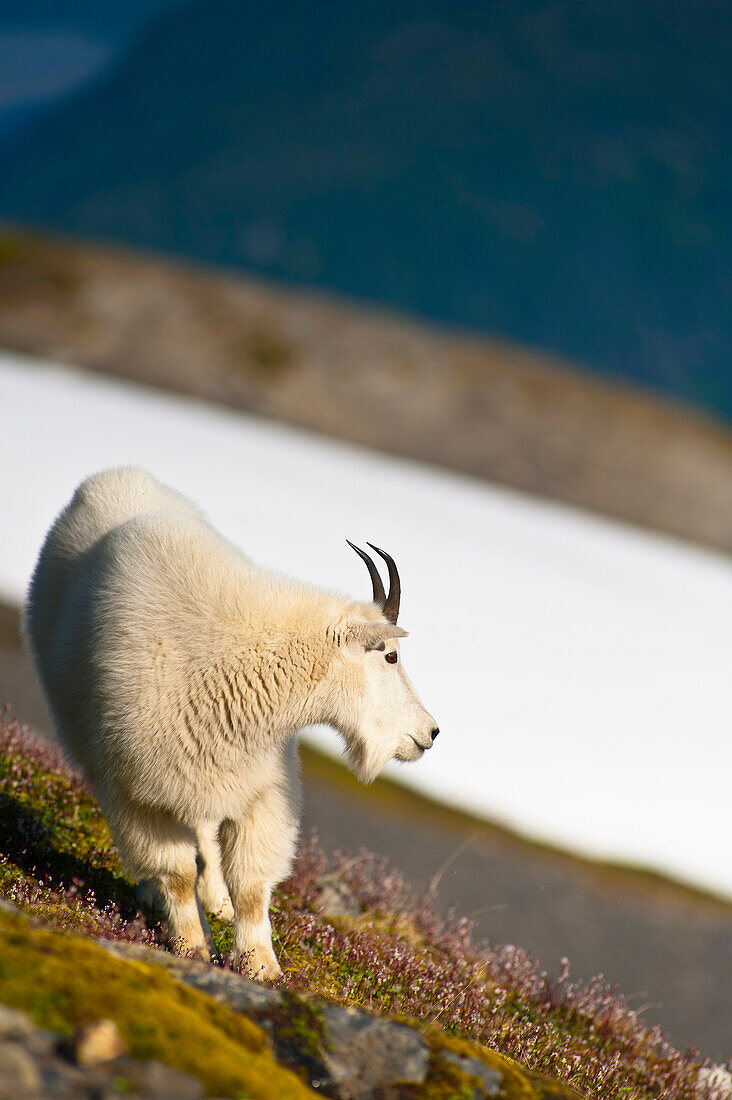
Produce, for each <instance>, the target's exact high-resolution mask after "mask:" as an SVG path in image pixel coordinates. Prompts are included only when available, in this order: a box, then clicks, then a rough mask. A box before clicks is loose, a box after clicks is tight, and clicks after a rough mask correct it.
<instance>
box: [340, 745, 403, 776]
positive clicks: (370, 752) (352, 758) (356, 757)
mask: <svg viewBox="0 0 732 1100" xmlns="http://www.w3.org/2000/svg"><path fill="white" fill-rule="evenodd" d="M345 742H346V744H345V757H346V763H347V765H348V767H349V769H350V770H351V771H352V772H353V774H354V775H355V776H356V778H357V779H359V780H360V781H361V782H362V783H366V784H369V783H373V781H374V780H375V779H376V777H377V775H378V774H379V772H380V771H381V770H382V769H383V768H384V767H386V765H387V764H388V763H389V761H390V760H392V759H393V757H394V746H393V745H390V744H388V743H386V742H382V743H381V744H379V743H377V744H371V743H369V742H367V741H364V740H363V739H362V738H361V737H358V736H351V737H347V738H346V739H345Z"/></svg>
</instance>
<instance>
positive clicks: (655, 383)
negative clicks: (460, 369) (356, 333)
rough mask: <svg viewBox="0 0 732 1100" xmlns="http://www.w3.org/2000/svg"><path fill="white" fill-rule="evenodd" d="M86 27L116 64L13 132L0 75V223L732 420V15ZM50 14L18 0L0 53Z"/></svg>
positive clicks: (694, 12)
mask: <svg viewBox="0 0 732 1100" xmlns="http://www.w3.org/2000/svg"><path fill="white" fill-rule="evenodd" d="M65 7H68V11H66V13H65V28H64V29H65V31H66V33H67V34H68V33H69V30H73V31H74V32H75V33H76V34H77V35H79V36H82V37H83V36H86V38H87V39H88V40H94V41H99V42H102V43H103V44H104V47H105V49H107V50H108V51H109V61H108V62H107V63H106V64H105V66H104V68H103V72H102V74H101V75H100V74H99V73H92V74H90V75H89V77H88V78H85V79H80V80H79V82H78V84H77V85H76V86H75V87H74V88H73V89H71V90H69V89H66V90H61V91H60V92H59V93H58V95H57V96H56V97H55V98H54V99H53V102H48V101H44V103H43V104H42V107H43V109H42V110H40V109H39V108H38V107H36V109H34V110H33V111H32V112H29V114H28V122H27V124H23V125H17V124H16V125H14V127H13V128H11V129H8V130H5V131H4V130H3V115H2V106H3V96H2V89H3V85H2V80H1V79H0V155H2V159H3V164H4V168H3V170H2V172H0V216H2V215H5V216H6V217H11V218H15V219H21V220H23V221H27V222H30V223H35V224H40V225H43V226H48V227H52V228H56V229H61V230H64V231H68V232H72V233H79V234H82V235H86V236H90V237H102V238H106V239H110V240H120V241H124V242H128V243H131V244H135V245H142V246H144V247H146V248H152V249H161V250H163V251H167V252H170V253H174V254H178V255H183V256H188V257H191V258H194V259H202V260H206V261H211V262H215V263H224V264H229V265H232V266H234V267H238V268H242V269H245V270H247V271H251V272H257V273H261V274H264V275H267V276H273V277H276V278H279V279H284V280H287V281H290V282H294V283H302V284H309V285H317V286H323V287H328V288H333V289H336V290H339V291H343V292H345V293H347V294H350V295H355V296H357V297H360V298H363V299H368V300H373V301H377V302H383V303H387V304H389V305H392V306H396V307H398V308H402V309H405V310H408V311H411V312H414V313H417V314H421V315H423V316H426V317H429V318H433V319H437V320H440V321H446V322H449V323H451V324H455V325H460V326H469V327H471V328H477V329H479V330H483V331H488V332H497V333H501V334H504V335H507V336H509V337H513V338H516V339H519V340H522V341H524V342H527V343H529V344H531V345H534V346H536V347H537V348H540V349H544V350H546V351H550V352H555V353H558V354H560V355H562V356H565V357H569V358H570V359H573V360H575V361H577V362H578V363H580V364H582V365H584V366H586V367H587V368H588V369H591V370H598V371H602V372H605V373H610V374H615V375H621V376H625V377H629V378H631V379H634V380H636V381H638V382H640V383H642V384H643V385H646V386H651V387H654V388H656V389H658V390H661V391H664V392H667V393H671V394H673V395H675V396H677V397H679V398H681V399H683V400H686V401H690V402H693V403H695V404H697V405H699V406H702V407H705V408H707V409H710V410H713V411H715V412H717V413H718V414H721V415H723V416H725V417H732V268H731V266H730V255H731V245H732V173H731V172H730V164H731V163H732V156H731V154H732V82H731V80H730V76H729V71H730V65H729V57H730V50H731V48H732V8H731V7H730V6H729V4H728V3H726V2H725V3H705V2H703V0H701V2H700V0H680V2H678V3H669V2H668V0H645V2H640V3H639V2H635V3H630V2H622V3H621V2H620V0H602V2H600V0H598V2H596V3H577V2H576V0H566V2H556V0H554V2H543V3H540V2H537V0H532V2H529V0H525V2H521V0H518V2H517V0H512V2H511V3H503V2H501V3H487V2H481V3H475V2H473V3H468V2H460V0H452V2H446V0H439V2H437V0H433V2H430V0H421V2H417V0H393V2H391V3H388V4H387V3H384V2H383V0H372V2H371V3H368V4H365V3H364V4H351V5H337V4H335V3H332V2H331V3H323V2H316V0H311V2H309V3H305V2H302V0H276V2H273V3H270V4H268V5H261V4H257V5H254V4H249V3H242V2H237V0H205V2H204V0H191V2H187V3H181V2H180V0H177V2H176V0H168V3H167V4H165V3H162V2H158V3H155V4H148V5H146V4H145V3H143V2H142V0H138V2H137V3H136V4H134V5H131V4H130V3H129V2H127V3H122V2H121V0H114V2H113V3H112V2H111V0H109V3H108V5H107V4H105V5H99V4H98V3H97V2H96V0H95V2H94V3H92V2H90V0H75V2H74V3H73V4H70V5H65ZM55 10H57V8H56V9H54V6H53V5H52V4H51V3H50V0H43V2H41V0H33V3H30V4H25V5H24V6H23V8H22V10H21V6H20V5H19V4H18V5H17V10H16V5H9V4H8V3H7V0H5V2H3V0H0V40H1V38H2V34H3V32H4V31H5V32H6V33H9V32H10V30H13V31H14V32H15V33H17V31H18V28H19V27H21V28H24V29H25V30H26V31H27V30H28V29H29V28H30V29H32V30H34V31H35V32H38V30H39V28H40V29H44V30H46V29H47V28H48V27H49V26H52V25H53V20H54V18H56V17H55V15H54V11H55ZM9 13H10V14H9ZM13 20H14V22H13ZM23 20H25V22H23ZM15 110H16V112H17V110H18V107H17V103H16V104H15ZM17 117H19V116H17V114H16V118H17ZM3 134H4V137H3Z"/></svg>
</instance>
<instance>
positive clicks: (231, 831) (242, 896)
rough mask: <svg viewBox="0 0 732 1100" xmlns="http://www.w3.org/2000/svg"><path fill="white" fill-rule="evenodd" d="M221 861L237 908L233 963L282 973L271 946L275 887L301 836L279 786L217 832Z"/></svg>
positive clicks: (261, 973) (260, 974) (256, 971)
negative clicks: (271, 908) (272, 906)
mask: <svg viewBox="0 0 732 1100" xmlns="http://www.w3.org/2000/svg"><path fill="white" fill-rule="evenodd" d="M219 839H220V844H221V866H222V870H223V873H224V879H225V881H226V886H227V888H228V891H229V896H230V898H231V902H232V905H233V907H234V965H241V964H243V965H245V966H246V967H247V969H248V970H249V971H250V973H251V974H252V975H253V976H254V977H255V978H258V979H260V980H264V979H269V980H274V979H275V978H279V976H280V975H281V974H282V970H281V969H280V966H279V963H278V962H277V959H276V957H275V953H274V951H273V950H272V926H271V924H270V921H269V903H270V898H271V896H272V887H273V886H274V885H276V883H278V882H281V881H282V879H283V878H285V876H286V875H287V873H288V871H289V869H290V864H291V862H292V856H293V853H294V850H295V842H296V839H297V819H296V817H295V815H294V812H293V810H292V809H291V807H290V804H289V801H288V798H287V794H286V790H285V789H283V786H281V785H279V784H278V785H273V786H271V787H268V788H267V789H266V790H265V791H263V792H262V793H261V794H260V795H258V796H257V798H256V800H255V801H254V802H253V803H252V805H251V806H250V807H249V809H248V810H247V812H246V813H245V814H244V815H243V817H241V818H239V819H238V820H236V821H224V822H222V824H221V829H220V832H219Z"/></svg>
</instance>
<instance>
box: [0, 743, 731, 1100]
mask: <svg viewBox="0 0 732 1100" xmlns="http://www.w3.org/2000/svg"><path fill="white" fill-rule="evenodd" d="M0 796H1V798H2V815H0V896H1V897H3V898H5V899H6V902H8V903H9V904H10V908H8V906H7V905H6V906H5V907H4V908H3V909H2V910H0V943H1V944H2V950H1V951H0V1005H1V1004H3V1003H6V1004H10V1005H11V1006H13V1007H15V1008H21V1009H25V1010H28V1011H30V1012H31V1013H32V1014H33V1016H34V1018H35V1020H36V1022H37V1023H38V1024H40V1025H41V1026H43V1027H46V1028H50V1029H51V1030H53V1031H56V1032H60V1034H61V1036H64V1035H66V1036H68V1035H69V1034H70V1032H71V1031H72V1030H73V1028H74V1027H75V1026H78V1025H81V1024H85V1023H89V1022H93V1021H95V1020H98V1019H99V1017H100V1016H101V1015H102V1014H103V1015H104V1016H105V1017H110V1018H111V1019H112V1020H113V1021H114V1022H115V1023H116V1025H117V1027H118V1029H119V1031H120V1032H121V1034H122V1037H123V1040H124V1041H125V1045H126V1047H127V1048H128V1049H129V1051H130V1054H131V1056H132V1057H133V1058H138V1059H139V1058H148V1059H149V1058H157V1059H160V1060H162V1061H163V1062H165V1063H167V1064H168V1065H171V1064H172V1065H174V1066H176V1067H177V1068H180V1069H183V1070H184V1071H186V1072H187V1073H191V1074H193V1076H194V1077H198V1078H199V1079H202V1080H203V1081H204V1084H205V1086H206V1089H207V1091H209V1092H210V1093H215V1094H218V1095H221V1094H222V1093H224V1094H226V1095H232V1094H237V1093H238V1092H239V1091H240V1090H241V1089H244V1090H245V1091H246V1094H248V1095H252V1096H256V1097H259V1098H264V1097H267V1096H270V1095H271V1096H280V1095H292V1096H293V1097H296V1096H299V1095H304V1094H305V1093H304V1090H303V1089H302V1088H301V1087H298V1086H299V1082H298V1080H297V1077H298V1076H299V1078H300V1079H301V1081H302V1083H303V1084H305V1085H313V1086H315V1087H323V1088H324V1091H325V1093H326V1094H327V1095H330V1096H333V1097H335V1098H341V1097H342V1098H343V1100H367V1098H369V1097H373V1098H374V1100H376V1097H381V1100H386V1098H390V1100H399V1098H403V1100H418V1098H420V1097H424V1098H425V1100H427V1098H429V1100H439V1098H447V1097H454V1096H461V1097H462V1096H465V1097H466V1100H467V1097H469V1096H471V1097H473V1098H479V1097H482V1096H487V1095H490V1096H499V1097H504V1098H505V1100H519V1098H522V1100H530V1098H532V1097H535V1098H536V1100H550V1098H555V1100H560V1098H563V1097H566V1098H568V1100H569V1098H570V1097H572V1096H573V1095H576V1093H573V1091H572V1090H574V1089H576V1090H579V1091H580V1092H581V1093H582V1094H583V1095H585V1096H587V1097H593V1098H598V1100H605V1098H606V1097H608V1096H610V1095H625V1096H626V1097H628V1098H633V1100H651V1098H655V1097H661V1096H662V1097H663V1098H664V1100H714V1097H715V1095H716V1096H718V1097H721V1096H722V1095H723V1093H722V1092H719V1091H716V1090H715V1089H714V1088H713V1087H711V1084H710V1082H709V1080H708V1079H707V1076H705V1073H704V1070H703V1068H702V1063H701V1061H700V1060H699V1059H698V1057H696V1056H695V1055H694V1054H693V1053H691V1052H690V1053H688V1054H686V1055H681V1054H680V1053H679V1052H677V1051H675V1050H674V1049H673V1047H671V1046H670V1044H669V1043H668V1042H667V1041H666V1040H665V1039H664V1038H663V1036H662V1035H661V1033H660V1032H659V1030H658V1029H654V1028H649V1027H646V1026H645V1025H644V1024H643V1023H641V1021H640V1018H639V1016H638V1014H637V1013H636V1012H634V1011H632V1010H630V1009H629V1008H628V1007H627V1005H626V1004H625V1003H624V1001H623V999H622V997H620V996H619V995H618V994H617V993H616V992H615V991H613V990H611V989H609V988H607V987H605V986H604V985H603V983H602V982H601V981H599V980H597V981H595V982H592V983H589V984H586V985H583V984H582V983H576V982H571V981H570V980H569V968H568V964H567V962H566V960H564V961H563V967H562V972H561V974H560V975H559V977H558V978H556V979H553V978H550V977H549V976H548V975H547V974H546V973H543V972H540V971H539V969H538V966H537V964H536V962H535V961H534V960H533V959H531V958H530V957H529V956H528V955H527V954H526V953H525V952H523V951H521V950H520V948H517V947H515V946H507V947H495V946H492V947H488V946H483V947H479V946H477V945H476V944H475V943H474V942H473V940H472V937H471V931H470V925H469V922H466V921H464V920H456V919H455V918H454V917H453V918H448V919H444V918H440V917H438V916H437V915H436V914H435V912H434V910H433V908H432V905H431V902H430V898H429V896H423V897H421V898H420V897H416V896H414V895H411V894H410V893H409V891H408V890H407V889H406V888H405V886H404V884H403V882H402V881H401V879H400V878H399V876H398V875H397V874H395V873H394V872H391V873H388V874H387V873H386V872H385V870H384V867H383V866H382V865H380V863H379V861H377V860H375V859H374V858H373V857H370V856H369V855H368V854H367V853H363V854H362V855H361V857H360V858H358V859H345V858H343V857H341V858H340V859H339V858H336V859H335V860H334V861H333V862H331V863H330V865H329V864H328V862H327V861H326V860H325V858H324V857H323V855H322V853H321V852H319V850H318V849H317V847H316V846H315V845H313V844H310V845H306V846H304V847H303V849H302V850H301V852H300V854H299V856H298V859H297V861H296V864H295V867H294V869H293V872H292V875H291V876H290V878H289V879H288V880H287V882H285V883H284V884H283V885H282V887H281V888H279V889H278V890H277V892H276V897H275V900H274V905H273V924H274V932H275V947H276V950H277V951H278V953H279V955H280V958H281V960H282V963H283V967H284V970H285V976H284V978H283V979H282V980H281V982H280V983H279V984H280V989H281V990H282V992H271V993H267V992H266V991H263V990H262V989H261V987H260V988H259V989H258V990H257V989H252V988H251V987H249V988H244V987H243V986H241V985H240V984H239V983H238V981H237V979H236V977H235V976H234V975H231V974H228V975H227V974H226V971H224V972H221V971H219V970H217V969H215V968H214V969H211V968H208V967H205V966H204V967H202V968H201V967H198V968H195V967H194V968H192V969H191V968H189V967H188V966H187V965H186V964H185V963H182V964H181V963H171V966H172V979H182V981H183V982H184V984H185V985H186V986H193V987H194V989H197V990H199V991H200V990H201V989H203V990H205V991H206V993H210V994H213V997H214V1000H209V999H207V998H206V997H202V996H201V994H200V992H193V993H192V992H190V991H189V990H188V989H183V988H182V987H178V988H177V989H176V988H175V986H174V983H173V981H172V979H171V977H170V976H168V975H167V974H165V973H163V972H162V971H161V970H159V969H157V968H156V967H155V962H156V958H155V955H154V953H153V952H151V950H150V948H151V947H152V946H155V945H156V944H161V943H164V941H165V928H164V927H161V926H159V925H158V924H156V923H155V921H154V920H153V918H152V915H151V914H150V913H145V912H140V911H139V910H138V908H137V903H136V900H135V894H134V890H133V888H132V884H131V883H130V882H129V880H128V879H127V878H126V877H125V875H124V873H123V871H122V868H121V866H120V863H119V859H118V857H117V854H116V852H115V850H114V848H113V846H112V845H111V843H110V838H109V834H108V832H107V829H106V825H105V822H104V820H103V818H102V816H101V814H100V812H99V809H98V807H97V806H96V804H95V802H94V800H93V798H92V797H91V795H90V793H89V791H88V790H87V789H86V788H85V787H84V785H83V784H82V783H81V782H80V781H79V779H78V777H76V776H75V775H74V774H73V773H71V772H69V771H68V769H67V768H66V767H65V765H64V763H63V761H62V760H61V759H60V758H59V756H58V755H57V754H56V753H54V752H53V751H52V750H49V749H47V748H43V747H39V746H38V745H34V744H33V742H32V741H30V740H29V739H28V738H27V736H25V735H23V734H22V733H21V732H20V730H19V729H18V727H17V725H14V724H12V723H11V724H7V723H2V725H1V726H0ZM18 908H20V909H22V910H24V911H25V912H27V913H28V914H29V915H31V916H32V917H33V918H34V920H35V921H42V922H43V923H44V924H45V925H47V926H49V927H48V928H47V929H43V928H39V927H38V925H37V924H33V923H31V924H29V923H28V922H27V921H26V920H24V919H23V917H22V916H21V915H20V914H19V913H17V911H16V910H17V909H18ZM53 928H55V929H59V930H61V931H63V932H64V933H65V934H66V936H68V934H69V933H70V932H71V933H74V934H75V936H76V937H77V938H75V939H74V938H68V939H62V938H59V936H58V934H57V933H54V932H52V931H51V930H50V929H53ZM212 931H213V935H214V941H215V944H216V948H217V950H218V952H219V954H220V956H221V958H222V960H223V961H224V962H226V959H227V956H228V953H229V951H230V948H231V938H230V931H229V929H228V927H227V926H225V925H223V924H222V923H221V922H220V921H217V920H215V919H212ZM80 935H81V936H83V937H85V938H87V939H88V938H89V937H101V938H102V939H105V940H109V941H115V943H116V945H117V946H116V948H115V949H114V951H113V956H112V959H109V958H104V957H103V956H102V955H101V954H100V953H98V951H97V949H95V948H93V947H92V946H91V945H89V944H85V943H82V942H81V940H80V939H79V938H78V937H79V936H80ZM135 943H137V944H143V945H147V946H146V948H144V949H142V950H140V949H137V950H135V949H133V948H132V947H131V946H130V945H131V944H135ZM125 945H126V946H125ZM95 951H96V952H97V953H95ZM158 957H159V958H160V961H161V962H163V961H164V960H163V957H162V956H158ZM120 958H121V960H122V962H121V963H120V962H119V961H117V962H115V961H114V960H115V959H116V960H119V959H120ZM128 959H129V960H130V961H131V962H132V963H133V965H132V966H130V963H129V962H127V960H128ZM298 994H299V996H298ZM303 996H304V997H305V999H304V1000H303ZM314 996H315V997H317V996H320V997H321V998H324V1000H321V1001H317V1000H316V1001H315V1002H314V1001H313V1000H312V998H313V997H314ZM222 1001H223V1002H224V1004H223V1006H222V1005H221V1003H220V1002H222ZM338 1006H343V1007H345V1008H346V1010H347V1011H346V1012H343V1011H342V1010H341V1008H339V1007H338ZM232 1007H234V1008H235V1009H238V1013H236V1014H235V1015H232V1013H231V1008H232ZM369 1012H371V1013H374V1014H376V1015H377V1016H380V1017H382V1018H385V1019H383V1020H382V1022H381V1023H379V1024H376V1023H374V1021H373V1020H372V1021H370V1020H369V1018H368V1015H366V1014H365V1013H369ZM249 1016H253V1017H254V1022H252V1021H250V1020H249V1019H248V1017H249ZM389 1018H392V1019H397V1020H402V1021H405V1022H408V1023H409V1024H410V1025H411V1027H412V1028H414V1029H415V1030H413V1031H412V1034H411V1035H409V1034H408V1032H407V1029H404V1028H400V1027H398V1026H396V1027H395V1026H394V1025H392V1024H389V1023H387V1022H386V1020H388V1019H389ZM6 1020H7V1017H6ZM1 1023H2V1017H1V1016H0V1024H1ZM455 1040H458V1041H457V1042H456V1041H455ZM237 1048H238V1049H237ZM273 1052H274V1055H275V1059H276V1061H277V1063H282V1064H284V1066H285V1067H287V1070H288V1071H289V1073H290V1076H288V1073H286V1072H283V1071H282V1070H281V1069H280V1068H279V1065H272V1054H273ZM390 1059H391V1066H390V1070H389V1071H387V1070H385V1066H388V1065H389V1060H390ZM395 1059H396V1065H397V1066H398V1069H395V1066H394V1062H395ZM268 1063H269V1068H268ZM445 1063H446V1064H445ZM517 1063H518V1064H517ZM522 1063H523V1067H524V1068H522V1065H521V1064H522ZM705 1065H706V1067H707V1068H708V1070H709V1071H710V1072H715V1073H717V1076H718V1077H719V1074H721V1073H722V1071H721V1068H720V1069H719V1070H716V1071H715V1070H714V1069H713V1067H712V1066H710V1065H709V1063H706V1064H705ZM457 1071H459V1073H458V1072H457ZM488 1071H490V1072H488ZM527 1071H528V1072H527ZM293 1072H294V1074H295V1075H296V1076H295V1077H293V1076H292V1073H293ZM537 1074H539V1075H542V1076H539V1077H537V1076H536V1075H537ZM545 1074H550V1075H552V1076H554V1077H555V1078H557V1079H558V1080H555V1081H554V1082H551V1081H550V1080H548V1079H547V1078H546V1077H545V1076H543V1075H545ZM278 1075H279V1079H280V1084H277V1080H278ZM379 1075H380V1076H379ZM130 1076H134V1068H133V1072H132V1073H131V1074H130ZM721 1079H722V1080H724V1079H725V1078H724V1075H722V1078H721ZM316 1082H317V1084H316ZM560 1082H563V1083H564V1084H563V1085H562V1084H560ZM567 1086H570V1087H569V1088H568V1087H567ZM127 1091H128V1093H129V1091H131V1090H130V1089H129V1088H128V1089H127Z"/></svg>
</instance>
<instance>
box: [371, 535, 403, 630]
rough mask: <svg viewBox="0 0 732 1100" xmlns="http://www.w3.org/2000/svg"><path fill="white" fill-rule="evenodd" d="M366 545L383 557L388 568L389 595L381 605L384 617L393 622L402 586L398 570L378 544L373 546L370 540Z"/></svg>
mask: <svg viewBox="0 0 732 1100" xmlns="http://www.w3.org/2000/svg"><path fill="white" fill-rule="evenodd" d="M366 545H367V546H370V547H371V549H372V550H373V551H375V553H377V554H378V555H379V557H381V558H383V559H384V561H385V562H386V564H387V567H388V569H389V595H388V596H387V597H386V599H385V600H384V602H383V604H382V607H383V609H384V618H385V619H388V621H389V622H390V623H395V622H396V621H397V619H398V618H399V603H400V600H401V596H402V586H401V583H400V581H399V571H398V569H397V567H396V562H395V561H394V559H393V558H392V557H391V555H390V554H387V553H386V551H385V550H379V548H378V546H374V544H373V543H372V542H369V543H367V544H366ZM382 591H383V589H382Z"/></svg>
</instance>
